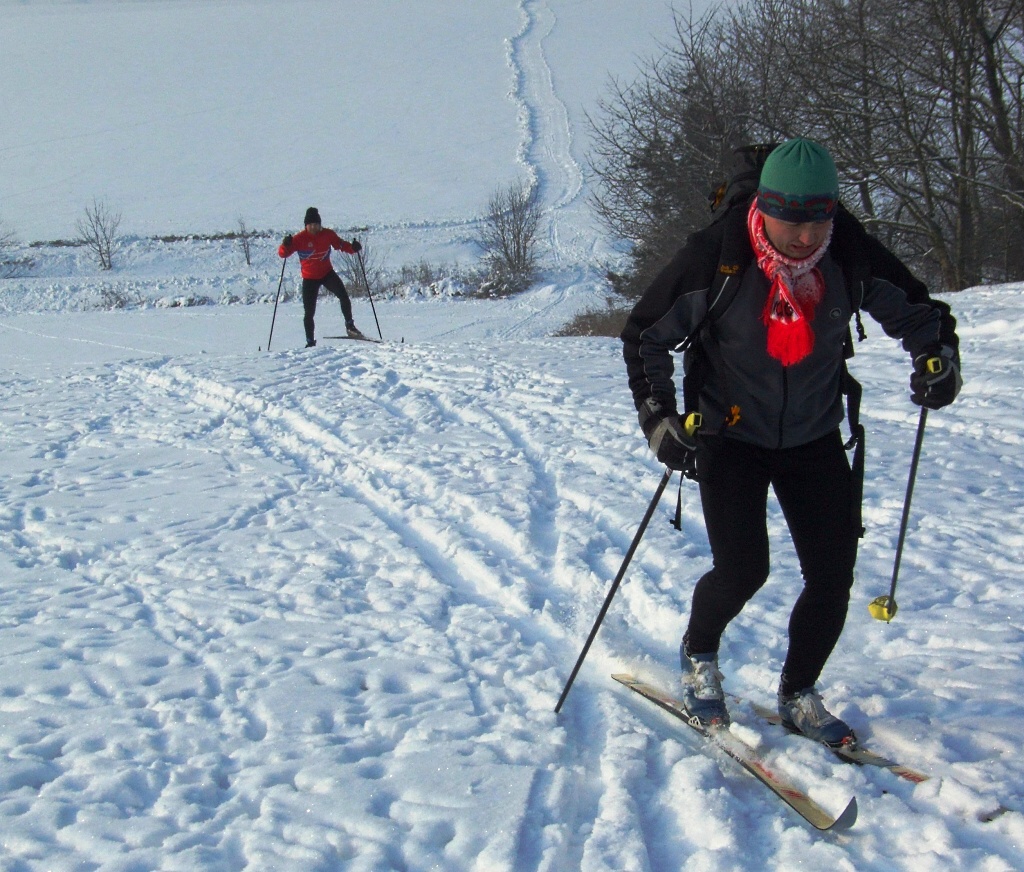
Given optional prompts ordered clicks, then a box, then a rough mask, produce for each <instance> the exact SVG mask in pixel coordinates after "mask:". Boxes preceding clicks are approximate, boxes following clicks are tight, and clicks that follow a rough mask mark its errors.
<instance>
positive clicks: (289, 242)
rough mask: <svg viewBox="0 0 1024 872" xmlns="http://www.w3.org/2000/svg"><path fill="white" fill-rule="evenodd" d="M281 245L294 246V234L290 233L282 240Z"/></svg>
mask: <svg viewBox="0 0 1024 872" xmlns="http://www.w3.org/2000/svg"><path fill="white" fill-rule="evenodd" d="M281 245H283V246H284V247H285V248H291V247H292V235H291V234H290V233H289V234H288V235H287V236H286V237H285V238H284V239H282V240H281Z"/></svg>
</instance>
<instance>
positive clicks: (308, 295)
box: [302, 270, 353, 342]
mask: <svg viewBox="0 0 1024 872" xmlns="http://www.w3.org/2000/svg"><path fill="white" fill-rule="evenodd" d="M321 285H322V286H323V287H325V288H327V290H329V291H330V292H331V293H332V294H334V296H336V297H337V298H338V300H339V301H340V302H341V315H342V317H343V318H344V319H345V326H346V327H350V326H352V324H353V322H352V301H351V300H349V298H348V291H346V290H345V283H344V282H343V281H342V280H341V276H339V275H338V274H337V273H336V272H334V270H331V271H330V272H329V273H327V275H325V276H324V277H323V278H322V279H303V280H302V313H303V314H302V326H303V327H304V328H305V330H306V342H312V341H313V338H314V328H315V323H314V321H313V317H314V316H315V315H316V298H317V297H318V296H319V295H320V286H321Z"/></svg>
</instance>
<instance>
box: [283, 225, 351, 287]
mask: <svg viewBox="0 0 1024 872" xmlns="http://www.w3.org/2000/svg"><path fill="white" fill-rule="evenodd" d="M332 248H335V249H337V250H338V251H344V252H345V254H355V253H356V250H355V249H354V248H353V247H352V243H350V242H346V241H345V240H344V239H342V238H341V237H340V236H338V234H337V233H335V232H334V231H333V230H328V229H327V228H326V227H325V228H323V229H322V230H321V231H320V232H319V233H317V234H316V236H314V235H313V234H312V233H310V232H309V231H308V230H300V231H299V232H298V233H296V234H295V235H294V236H293V237H292V244H291V245H287V246H286V245H285V244H284V243H283V242H282V243H281V246H280V248H278V249H277V253H278V254H279V255H280V256H281V257H288V255H290V254H294V253H296V252H297V253H298V255H299V266H300V267H301V268H302V277H303V278H304V279H322V278H323V277H324V276H325V275H327V273H329V272H332V271H333V269H334V267H332V266H331V249H332Z"/></svg>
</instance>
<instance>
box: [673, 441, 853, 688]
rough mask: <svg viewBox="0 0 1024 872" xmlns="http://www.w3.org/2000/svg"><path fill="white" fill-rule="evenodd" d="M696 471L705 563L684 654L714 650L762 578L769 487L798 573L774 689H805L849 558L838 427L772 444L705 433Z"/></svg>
mask: <svg viewBox="0 0 1024 872" xmlns="http://www.w3.org/2000/svg"><path fill="white" fill-rule="evenodd" d="M697 476H698V480H699V482H700V497H701V505H702V508H703V511H704V521H705V525H706V527H707V532H708V540H709V542H710V545H711V555H712V558H713V566H712V568H711V570H710V571H708V572H707V573H706V574H705V575H704V576H703V577H702V578H701V579H700V580H699V581H698V582H697V586H696V588H695V589H694V592H693V604H692V608H691V611H690V620H689V626H688V628H687V631H686V636H685V643H684V644H685V646H686V650H687V651H688V652H689V653H691V654H701V653H705V654H706V653H712V652H717V651H718V646H719V643H720V641H721V638H722V633H723V632H724V631H725V628H726V627H727V626H728V624H729V622H730V621H731V620H732V619H733V618H735V617H736V616H737V615H738V614H739V613H740V611H742V609H743V607H744V605H746V603H747V602H748V601H749V600H750V599H751V597H753V596H754V594H756V593H757V592H758V591H759V590H760V589H761V587H762V586H763V585H764V583H765V582H766V581H767V580H768V570H769V557H768V525H767V509H768V488H769V487H771V488H772V489H773V490H774V492H775V496H776V497H777V499H778V501H779V505H780V506H781V508H782V512H783V515H784V516H785V519H786V523H787V525H788V527H789V532H790V535H791V537H792V539H793V544H794V546H795V547H796V553H797V557H798V558H799V560H800V571H801V573H802V575H803V589H802V590H801V591H800V594H799V596H798V597H797V600H796V604H795V605H794V607H793V611H792V613H791V614H790V617H789V650H788V653H787V654H786V660H785V663H784V665H783V669H782V678H781V681H780V685H779V689H780V691H781V692H783V693H794V692H796V691H799V690H803V689H805V688H807V687H811V686H812V685H813V684H814V683H815V682H816V681H817V680H818V677H819V676H820V675H821V671H822V669H824V667H825V662H826V661H827V660H828V658H829V655H830V654H831V653H832V649H833V648H834V647H835V645H836V642H838V641H839V636H840V634H841V633H842V631H843V624H844V623H845V622H846V612H847V608H848V606H849V603H850V588H851V587H852V586H853V567H854V564H855V563H856V560H857V541H858V534H859V530H858V529H856V527H855V524H854V520H853V518H852V499H851V486H852V482H851V478H852V476H851V473H850V465H849V462H848V461H847V458H846V452H845V450H844V449H843V442H842V436H841V434H840V432H839V431H838V430H836V431H834V432H833V433H830V434H829V435H828V436H825V437H823V438H821V439H817V440H815V441H814V442H810V443H808V444H807V445H801V446H799V447H796V448H784V449H778V450H772V449H765V448H758V447H757V446H755V445H750V444H747V443H744V442H739V441H737V440H735V439H729V438H725V437H708V438H706V439H703V440H701V446H700V448H699V449H698V451H697Z"/></svg>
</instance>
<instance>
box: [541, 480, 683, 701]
mask: <svg viewBox="0 0 1024 872" xmlns="http://www.w3.org/2000/svg"><path fill="white" fill-rule="evenodd" d="M670 478H672V470H671V469H666V470H665V474H664V475H663V476H662V477H661V481H660V482H659V483H658V489H657V490H656V491H655V492H654V498H653V499H652V500H651V504H650V505H649V506H648V507H647V512H646V513H645V514H644V519H643V520H642V521H641V522H640V527H639V528H638V529H637V531H636V535H635V536H634V537H633V542H632V544H631V545H630V546H629V550H628V551H627V552H626V557H625V559H624V560H623V561H622V566H620V567H619V573H618V575H616V576H615V580H614V581H613V582H612V586H611V590H609V591H608V596H606V597H605V598H604V605H603V606H601V611H600V613H598V616H597V620H596V621H594V627H593V629H592V630H591V631H590V635H589V636H588V637H587V641H586V644H584V646H583V650H582V651H581V652H580V656H579V659H578V660H577V661H576V665H575V666H574V667H573V670H572V674H571V675H570V676H569V680H568V681H567V682H566V684H565V689H564V690H563V691H562V695H561V696H560V697H559V698H558V705H556V706H555V714H558V712H559V711H561V709H562V703H564V702H565V698H566V697H567V696H568V695H569V689H570V688H571V687H572V683H573V682H574V681H575V680H576V673H578V672H579V671H580V667H581V666H582V665H583V661H584V660H585V659H586V656H587V652H588V651H590V646H591V644H592V643H593V641H594V638H595V637H596V636H597V631H598V629H599V628H600V627H601V622H602V621H603V620H604V616H605V615H606V614H607V613H608V607H609V606H610V605H611V604H612V598H613V597H614V596H615V591H617V590H618V589H619V583H620V582H621V581H622V579H623V577H624V576H625V574H626V567H628V566H629V561H630V560H632V559H633V552H635V551H636V549H637V546H638V545H639V544H640V540H641V539H642V538H643V535H644V531H645V530H646V529H647V525H648V524H649V523H650V521H651V518H652V517H653V515H654V510H655V508H657V505H658V500H660V499H661V495H662V494H663V493H664V492H665V488H666V487H667V486H668V482H669V479H670Z"/></svg>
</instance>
